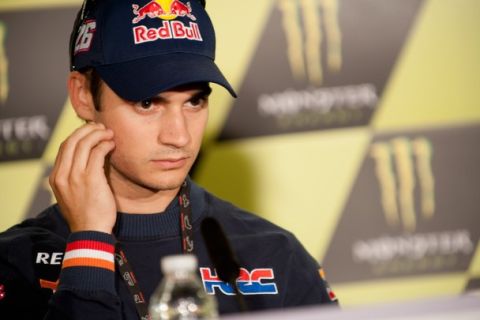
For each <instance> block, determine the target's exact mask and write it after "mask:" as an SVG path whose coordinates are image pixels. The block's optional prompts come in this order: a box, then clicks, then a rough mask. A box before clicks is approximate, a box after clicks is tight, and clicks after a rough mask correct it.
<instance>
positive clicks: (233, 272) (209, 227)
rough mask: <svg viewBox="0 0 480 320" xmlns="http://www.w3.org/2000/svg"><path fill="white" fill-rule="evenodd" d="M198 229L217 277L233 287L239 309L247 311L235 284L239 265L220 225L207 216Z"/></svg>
mask: <svg viewBox="0 0 480 320" xmlns="http://www.w3.org/2000/svg"><path fill="white" fill-rule="evenodd" d="M200 229H201V232H202V236H203V240H205V245H206V247H207V251H208V255H209V256H210V260H212V263H213V266H214V267H215V270H217V275H218V277H219V278H220V280H222V281H223V282H226V283H228V284H229V285H230V286H232V288H233V289H234V291H235V298H236V300H237V303H238V304H239V307H240V311H242V312H244V311H247V307H246V304H245V300H244V299H243V295H242V294H240V292H239V290H238V286H237V278H238V277H239V276H240V265H239V263H238V261H237V258H236V257H235V254H234V253H233V250H232V248H231V246H230V243H229V241H228V239H227V237H226V235H225V233H224V232H223V229H222V227H221V226H220V224H219V223H218V221H217V220H215V219H214V218H210V217H207V218H205V219H203V221H202V224H201V226H200Z"/></svg>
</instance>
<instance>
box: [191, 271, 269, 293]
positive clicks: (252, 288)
mask: <svg viewBox="0 0 480 320" xmlns="http://www.w3.org/2000/svg"><path fill="white" fill-rule="evenodd" d="M200 275H201V276H202V282H203V286H204V288H205V292H207V293H208V294H215V293H216V290H217V289H218V290H220V292H222V293H223V294H226V295H234V294H235V291H234V289H233V288H232V286H231V285H230V284H228V283H225V282H223V281H222V280H220V278H218V276H217V273H216V271H212V270H211V269H210V268H200ZM273 279H275V277H274V274H273V269H266V268H259V269H253V270H252V271H250V272H249V271H248V270H247V269H245V268H240V276H239V277H238V279H237V286H238V291H240V293H242V294H244V295H256V294H278V290H277V284H276V283H275V282H264V280H273Z"/></svg>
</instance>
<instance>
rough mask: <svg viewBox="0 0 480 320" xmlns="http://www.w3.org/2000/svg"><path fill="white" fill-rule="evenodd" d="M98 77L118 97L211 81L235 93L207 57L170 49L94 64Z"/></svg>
mask: <svg viewBox="0 0 480 320" xmlns="http://www.w3.org/2000/svg"><path fill="white" fill-rule="evenodd" d="M95 69H96V71H97V72H98V74H99V75H100V77H101V78H102V79H103V80H104V81H105V82H106V83H107V84H108V86H109V87H110V88H111V89H112V90H113V91H114V92H115V93H116V94H117V95H119V96H120V97H122V98H123V99H126V100H129V101H141V100H145V99H148V98H151V97H154V96H156V95H157V94H159V93H160V92H163V91H166V90H169V89H173V88H175V87H178V86H181V85H185V84H190V83H197V82H213V83H216V84H219V85H221V86H223V87H224V88H225V89H227V90H228V91H229V92H230V94H231V95H232V96H233V97H236V96H237V94H236V93H235V91H234V90H233V88H232V86H231V85H230V84H229V83H228V81H227V79H225V77H224V76H223V74H222V73H221V71H220V69H219V68H218V67H217V66H216V65H215V62H214V61H213V60H212V59H210V58H209V57H206V56H203V55H197V54H189V53H171V54H163V55H161V56H151V57H145V58H140V59H136V60H132V61H128V62H123V63H116V64H110V65H103V66H97V67H95Z"/></svg>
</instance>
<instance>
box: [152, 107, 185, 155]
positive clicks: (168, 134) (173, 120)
mask: <svg viewBox="0 0 480 320" xmlns="http://www.w3.org/2000/svg"><path fill="white" fill-rule="evenodd" d="M158 140H159V142H160V143H161V144H164V145H170V146H173V147H177V148H182V147H184V146H186V145H187V144H188V143H189V142H190V133H189V131H188V123H187V121H186V118H185V115H184V114H183V110H182V109H181V108H168V109H167V110H166V111H165V113H164V114H163V116H162V120H161V128H160V132H159V136H158Z"/></svg>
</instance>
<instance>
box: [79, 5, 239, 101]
mask: <svg viewBox="0 0 480 320" xmlns="http://www.w3.org/2000/svg"><path fill="white" fill-rule="evenodd" d="M204 5H205V2H204V1H202V0H188V1H187V0H152V1H148V0H121V1H119V0H85V2H84V4H83V6H82V8H81V9H80V11H79V13H78V16H77V21H76V23H75V25H74V28H73V31H72V35H71V40H70V57H71V60H70V61H71V62H70V70H72V71H75V70H77V71H83V70H88V69H90V68H93V69H95V70H96V71H97V73H98V74H99V75H100V77H101V78H102V79H103V80H104V81H105V82H106V83H107V84H108V86H109V87H110V88H111V89H112V90H113V91H114V92H115V93H116V94H117V95H119V96H120V97H122V98H124V99H126V100H130V101H141V100H144V99H148V98H151V97H153V96H156V95H157V94H158V93H160V92H162V91H165V90H169V89H173V88H175V87H178V86H181V85H185V84H191V83H198V82H213V83H217V84H219V85H221V86H223V87H225V88H226V89H227V90H228V91H229V92H230V94H231V95H232V96H234V97H236V93H235V91H234V90H233V88H232V86H231V85H230V84H229V83H228V81H227V79H226V78H225V77H224V76H223V74H222V73H221V71H220V69H219V68H218V67H217V65H216V64H215V62H214V60H215V31H214V28H213V25H212V22H211V20H210V18H209V16H208V14H207V12H206V11H205V7H204Z"/></svg>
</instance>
